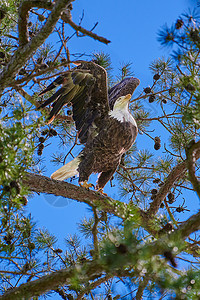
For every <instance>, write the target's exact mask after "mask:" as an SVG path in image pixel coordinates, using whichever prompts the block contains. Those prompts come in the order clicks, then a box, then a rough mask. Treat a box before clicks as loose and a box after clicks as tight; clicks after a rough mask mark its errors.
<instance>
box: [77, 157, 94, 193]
mask: <svg viewBox="0 0 200 300" xmlns="http://www.w3.org/2000/svg"><path fill="white" fill-rule="evenodd" d="M92 166H93V155H91V154H89V155H87V156H85V157H84V156H83V157H82V159H81V162H80V164H79V167H78V172H79V180H78V183H79V184H80V186H82V187H84V188H86V189H87V190H89V188H90V187H94V185H93V184H91V183H87V182H88V179H89V177H90V175H91V173H92Z"/></svg>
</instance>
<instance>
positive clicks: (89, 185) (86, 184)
mask: <svg viewBox="0 0 200 300" xmlns="http://www.w3.org/2000/svg"><path fill="white" fill-rule="evenodd" d="M79 185H80V186H82V187H83V188H85V189H86V190H89V188H90V187H94V185H93V184H92V183H87V180H85V181H83V182H79Z"/></svg>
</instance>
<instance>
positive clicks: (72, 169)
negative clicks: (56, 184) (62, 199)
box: [51, 156, 80, 180]
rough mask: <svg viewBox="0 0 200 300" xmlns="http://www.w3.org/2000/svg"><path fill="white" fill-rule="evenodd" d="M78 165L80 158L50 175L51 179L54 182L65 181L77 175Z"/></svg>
mask: <svg viewBox="0 0 200 300" xmlns="http://www.w3.org/2000/svg"><path fill="white" fill-rule="evenodd" d="M79 163H80V157H78V156H77V157H75V158H74V159H73V160H72V161H70V162H69V163H68V164H66V165H64V166H63V167H61V168H60V169H58V170H57V171H55V172H54V173H53V174H51V178H52V179H56V180H65V179H67V178H70V177H73V176H75V175H78V170H77V169H78V165H79Z"/></svg>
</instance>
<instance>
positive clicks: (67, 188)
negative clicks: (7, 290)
mask: <svg viewBox="0 0 200 300" xmlns="http://www.w3.org/2000/svg"><path fill="white" fill-rule="evenodd" d="M23 182H24V184H25V185H27V187H28V188H29V189H30V190H31V191H33V192H36V193H47V194H54V195H55V196H62V197H65V198H69V199H74V200H76V201H78V202H83V203H86V204H88V205H90V206H91V207H94V206H97V207H98V209H102V210H104V211H105V212H108V213H111V214H114V215H116V216H118V217H120V218H122V219H124V218H125V217H126V216H125V215H124V210H125V209H126V206H127V205H126V203H122V202H120V201H118V200H114V199H112V198H110V197H108V196H103V195H102V194H100V193H97V192H95V191H91V190H86V189H84V188H82V187H79V186H76V185H73V184H71V183H68V182H64V181H58V180H53V179H50V178H49V177H46V176H42V175H36V174H31V173H27V175H26V178H24V179H23ZM138 212H139V214H140V215H141V217H143V218H144V220H146V218H145V214H144V212H143V211H142V210H139V209H138Z"/></svg>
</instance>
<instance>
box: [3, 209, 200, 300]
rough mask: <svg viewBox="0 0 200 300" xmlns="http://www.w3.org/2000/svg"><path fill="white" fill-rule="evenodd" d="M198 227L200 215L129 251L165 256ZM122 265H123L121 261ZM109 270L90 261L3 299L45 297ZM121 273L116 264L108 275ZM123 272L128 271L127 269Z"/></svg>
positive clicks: (29, 285)
mask: <svg viewBox="0 0 200 300" xmlns="http://www.w3.org/2000/svg"><path fill="white" fill-rule="evenodd" d="M199 227H200V212H199V213H197V214H196V215H194V216H192V217H191V218H189V219H188V220H187V221H185V222H184V223H183V224H182V225H181V226H180V227H179V229H176V230H175V231H174V232H172V233H171V234H169V235H167V234H166V235H164V236H162V237H161V238H160V239H158V240H156V241H155V242H153V243H149V242H147V244H146V245H143V244H141V246H140V248H139V247H137V249H135V244H134V242H133V245H132V246H131V245H129V249H132V250H130V251H133V252H134V253H135V255H140V254H141V253H142V252H143V251H144V253H151V254H152V256H153V255H163V254H164V253H165V252H166V251H168V252H169V251H172V249H173V243H176V242H177V241H180V240H181V238H186V237H187V236H188V235H190V234H191V233H193V232H195V231H196V230H198V229H199ZM180 251H182V249H181V248H179V249H177V253H176V254H178V252H180ZM121 255H123V258H124V257H125V256H124V254H121ZM141 255H142V254H141ZM132 257H133V256H131V255H130V256H129V255H127V256H126V260H125V261H124V263H125V264H126V265H131V264H132ZM138 257H139V256H138ZM134 260H135V258H134ZM108 263H109V260H108ZM119 263H120V264H121V262H120V261H119ZM108 269H109V265H108V266H107V265H106V264H105V261H104V264H102V262H101V260H98V261H97V260H94V261H87V262H85V263H84V264H83V265H79V267H78V268H76V267H73V268H68V269H62V270H59V271H56V272H53V273H51V274H49V275H45V276H43V277H42V278H40V279H36V280H34V281H31V282H27V283H24V284H21V285H20V286H19V287H17V288H14V289H11V290H9V291H7V292H6V293H5V294H4V295H3V296H1V300H10V299H16V300H21V299H24V298H30V297H33V296H38V295H42V294H44V293H45V292H47V291H50V290H52V289H54V290H55V289H56V288H58V287H59V286H60V285H63V284H70V282H71V278H73V277H74V276H75V277H76V279H77V278H79V281H80V282H83V281H87V282H88V281H89V280H90V279H92V280H94V278H98V277H100V276H102V274H103V272H106V273H107V272H108ZM118 271H119V272H120V276H123V269H121V268H120V267H118V266H117V265H116V267H115V268H112V267H111V270H110V273H109V276H116V275H117V274H118ZM124 272H126V270H125V271H124ZM138 272H139V271H138V270H137V269H136V270H135V271H134V273H135V275H136V276H138V275H139V274H137V273H138ZM103 281H104V279H103ZM139 299H140V298H139Z"/></svg>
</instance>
